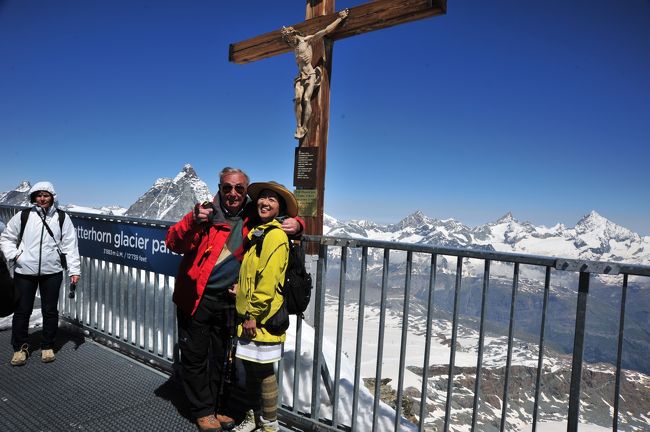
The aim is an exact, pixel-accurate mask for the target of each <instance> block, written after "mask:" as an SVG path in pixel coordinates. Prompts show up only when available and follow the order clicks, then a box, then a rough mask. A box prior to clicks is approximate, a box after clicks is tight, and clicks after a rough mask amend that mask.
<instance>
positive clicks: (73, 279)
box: [70, 275, 79, 284]
mask: <svg viewBox="0 0 650 432" xmlns="http://www.w3.org/2000/svg"><path fill="white" fill-rule="evenodd" d="M77 282H79V275H72V276H70V283H71V284H76V283H77Z"/></svg>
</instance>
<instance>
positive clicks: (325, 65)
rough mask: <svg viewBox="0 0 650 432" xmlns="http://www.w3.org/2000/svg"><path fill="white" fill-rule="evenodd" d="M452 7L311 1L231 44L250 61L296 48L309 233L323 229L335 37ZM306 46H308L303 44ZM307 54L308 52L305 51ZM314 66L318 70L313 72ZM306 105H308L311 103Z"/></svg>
mask: <svg viewBox="0 0 650 432" xmlns="http://www.w3.org/2000/svg"><path fill="white" fill-rule="evenodd" d="M446 10H447V1H446V0H375V1H371V2H368V3H364V4H362V5H359V6H355V7H352V8H350V9H346V10H345V11H343V12H339V13H338V14H337V13H335V8H334V0H307V6H306V20H305V21H303V22H301V23H299V24H295V25H293V26H291V27H284V28H282V29H280V30H275V31H272V32H269V33H265V34H263V35H260V36H257V37H254V38H251V39H247V40H245V41H242V42H237V43H234V44H231V45H230V53H229V60H230V61H231V62H234V63H249V62H253V61H257V60H261V59H264V58H268V57H272V56H275V55H279V54H284V53H287V52H290V51H294V53H295V55H296V61H297V62H298V66H299V75H298V77H297V78H296V81H295V84H296V88H295V96H296V99H295V101H294V102H295V107H294V110H295V114H296V123H297V124H296V132H295V134H294V137H295V138H296V139H298V140H299V145H298V147H297V148H296V159H295V164H294V186H295V187H296V198H297V199H298V202H299V203H300V208H301V212H300V215H301V216H302V217H303V218H304V219H305V222H306V223H307V227H306V234H312V235H322V234H323V205H324V192H325V162H326V155H327V131H328V128H329V105H330V76H331V72H332V48H333V42H334V41H336V40H339V39H344V38H347V37H350V36H354V35H358V34H361V33H367V32H370V31H373V30H380V29H383V28H387V27H392V26H395V25H398V24H403V23H407V22H410V21H415V20H419V19H423V18H429V17H432V16H436V15H443V14H445V13H446ZM292 35H298V36H299V37H302V38H304V39H306V40H304V41H303V42H304V43H309V44H310V45H309V47H308V54H309V60H310V62H311V65H310V67H306V69H308V70H307V72H306V77H305V78H306V81H303V82H301V81H300V78H301V74H302V73H303V66H305V65H301V57H300V56H301V52H300V49H301V47H300V46H299V45H298V43H299V41H298V42H296V41H295V40H294V41H292V40H290V37H291V36H292ZM302 49H303V50H305V49H306V47H305V46H304V45H303V47H302ZM303 53H304V51H303ZM312 70H313V71H314V72H312ZM307 104H308V105H309V106H307Z"/></svg>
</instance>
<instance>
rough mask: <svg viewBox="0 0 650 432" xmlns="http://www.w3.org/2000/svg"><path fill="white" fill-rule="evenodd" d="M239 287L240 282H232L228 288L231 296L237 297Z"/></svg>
mask: <svg viewBox="0 0 650 432" xmlns="http://www.w3.org/2000/svg"><path fill="white" fill-rule="evenodd" d="M238 289H239V284H232V286H231V287H230V288H228V295H230V297H232V298H235V297H237V290H238Z"/></svg>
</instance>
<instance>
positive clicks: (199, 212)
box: [194, 204, 214, 224]
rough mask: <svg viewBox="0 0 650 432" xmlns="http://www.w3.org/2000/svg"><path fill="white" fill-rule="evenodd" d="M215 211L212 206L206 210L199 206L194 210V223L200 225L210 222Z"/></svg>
mask: <svg viewBox="0 0 650 432" xmlns="http://www.w3.org/2000/svg"><path fill="white" fill-rule="evenodd" d="M213 211H214V210H213V209H212V206H209V207H207V208H206V207H205V206H203V205H202V204H197V205H196V206H195V208H194V221H195V222H196V223H199V224H202V223H206V222H209V221H210V219H211V218H212V212H213Z"/></svg>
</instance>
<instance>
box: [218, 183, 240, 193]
mask: <svg viewBox="0 0 650 432" xmlns="http://www.w3.org/2000/svg"><path fill="white" fill-rule="evenodd" d="M219 188H220V189H221V192H223V193H230V191H232V189H233V188H235V192H237V193H238V194H240V195H242V194H244V193H245V192H246V186H244V185H242V184H239V183H237V184H236V185H231V184H230V183H222V184H220V185H219Z"/></svg>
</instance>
